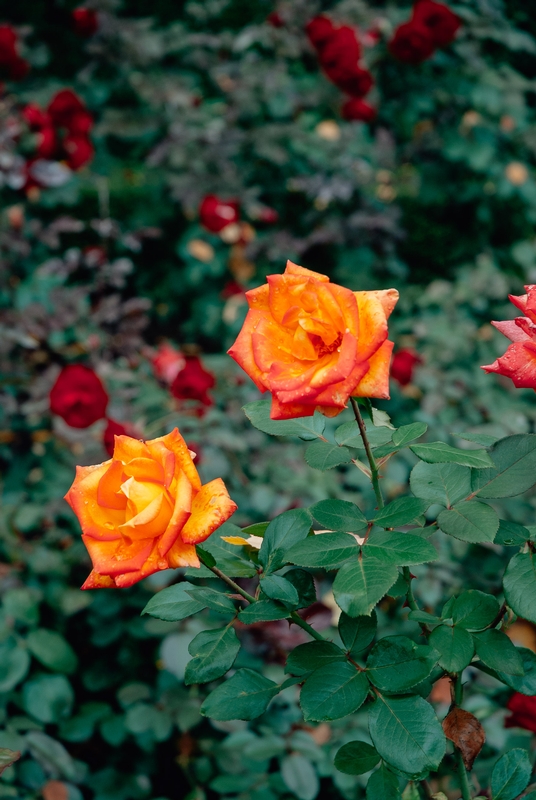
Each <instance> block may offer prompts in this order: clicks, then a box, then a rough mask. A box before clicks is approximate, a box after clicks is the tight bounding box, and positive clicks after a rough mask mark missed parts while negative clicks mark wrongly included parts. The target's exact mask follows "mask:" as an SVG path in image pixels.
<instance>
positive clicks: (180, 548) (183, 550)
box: [167, 536, 201, 568]
mask: <svg viewBox="0 0 536 800" xmlns="http://www.w3.org/2000/svg"><path fill="white" fill-rule="evenodd" d="M167 560H168V563H169V566H170V567H173V568H177V567H200V566H201V564H200V562H199V558H198V556H197V553H196V551H195V545H193V544H185V543H184V542H183V541H182V539H181V537H180V536H179V538H178V539H177V541H176V542H175V544H174V545H173V547H172V548H171V550H170V551H169V553H168V554H167Z"/></svg>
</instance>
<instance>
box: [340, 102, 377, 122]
mask: <svg viewBox="0 0 536 800" xmlns="http://www.w3.org/2000/svg"><path fill="white" fill-rule="evenodd" d="M341 114H342V116H343V119H347V120H349V121H350V122H352V121H360V122H372V121H373V120H374V119H376V109H375V108H374V106H371V105H370V103H366V102H365V101H364V100H361V98H359V97H357V98H354V97H352V99H351V100H347V101H346V103H345V104H344V105H343V107H342V109H341Z"/></svg>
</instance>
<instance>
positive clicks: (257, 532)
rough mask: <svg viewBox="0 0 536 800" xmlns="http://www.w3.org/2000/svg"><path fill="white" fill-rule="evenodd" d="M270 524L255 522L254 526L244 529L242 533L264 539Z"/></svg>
mask: <svg viewBox="0 0 536 800" xmlns="http://www.w3.org/2000/svg"><path fill="white" fill-rule="evenodd" d="M269 524H270V523H269V522H254V523H253V525H247V526H246V527H245V528H242V533H247V535H248V536H260V537H261V539H262V537H263V536H264V534H265V533H266V528H267V527H268V525H269Z"/></svg>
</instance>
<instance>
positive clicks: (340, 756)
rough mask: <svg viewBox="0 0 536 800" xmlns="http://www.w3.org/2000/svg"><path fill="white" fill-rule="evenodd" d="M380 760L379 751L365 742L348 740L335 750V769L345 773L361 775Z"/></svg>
mask: <svg viewBox="0 0 536 800" xmlns="http://www.w3.org/2000/svg"><path fill="white" fill-rule="evenodd" d="M379 762H380V756H379V753H378V752H377V751H376V749H375V748H374V747H372V745H370V744H367V743H366V742H360V741H355V742H348V743H347V744H343V746H342V747H341V748H340V749H339V750H338V751H337V754H336V756H335V769H338V770H339V772H344V773H346V775H363V773H365V772H369V771H370V770H371V769H374V767H375V766H376V764H378V763H379Z"/></svg>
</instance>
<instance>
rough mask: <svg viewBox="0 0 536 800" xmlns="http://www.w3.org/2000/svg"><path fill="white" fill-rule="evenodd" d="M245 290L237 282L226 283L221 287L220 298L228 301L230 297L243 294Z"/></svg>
mask: <svg viewBox="0 0 536 800" xmlns="http://www.w3.org/2000/svg"><path fill="white" fill-rule="evenodd" d="M244 292H245V289H244V287H243V286H241V285H240V284H239V283H238V282H237V281H227V283H226V284H225V286H224V287H223V290H222V293H221V296H222V297H223V298H224V299H225V300H228V299H229V298H230V297H235V296H236V295H238V294H244Z"/></svg>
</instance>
